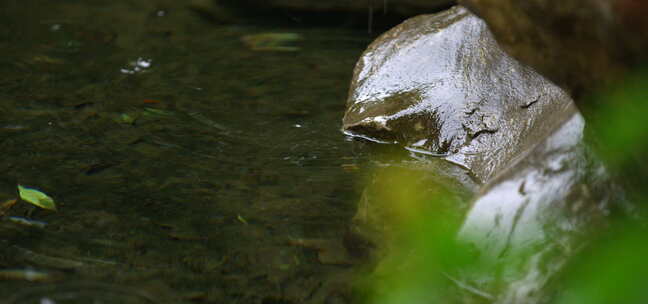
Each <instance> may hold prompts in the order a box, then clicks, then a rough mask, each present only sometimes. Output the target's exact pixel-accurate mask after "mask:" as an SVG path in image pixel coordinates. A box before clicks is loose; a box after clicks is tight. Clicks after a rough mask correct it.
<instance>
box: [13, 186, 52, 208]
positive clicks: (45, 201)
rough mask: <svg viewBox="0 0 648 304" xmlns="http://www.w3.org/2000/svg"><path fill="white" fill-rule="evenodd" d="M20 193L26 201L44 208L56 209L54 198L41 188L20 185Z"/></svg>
mask: <svg viewBox="0 0 648 304" xmlns="http://www.w3.org/2000/svg"><path fill="white" fill-rule="evenodd" d="M18 193H19V195H20V198H21V199H22V200H23V201H25V202H28V203H30V204H33V205H36V206H38V207H41V208H43V209H47V210H54V211H56V204H54V199H52V198H51V197H49V196H48V195H47V194H45V193H43V192H41V191H39V190H36V189H32V188H28V187H23V186H21V185H18Z"/></svg>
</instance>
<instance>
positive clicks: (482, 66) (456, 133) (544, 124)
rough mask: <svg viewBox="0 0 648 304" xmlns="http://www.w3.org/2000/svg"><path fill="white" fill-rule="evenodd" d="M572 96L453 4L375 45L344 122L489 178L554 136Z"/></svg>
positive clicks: (351, 129)
mask: <svg viewBox="0 0 648 304" xmlns="http://www.w3.org/2000/svg"><path fill="white" fill-rule="evenodd" d="M571 102H572V101H571V99H570V98H569V97H568V96H567V94H565V92H563V91H562V90H561V89H560V88H558V87H557V86H556V85H554V84H552V83H551V82H549V81H548V80H547V79H545V78H544V77H542V76H541V75H539V74H538V73H536V72H535V71H534V70H532V69H530V68H528V67H526V66H524V65H522V64H520V63H518V62H517V61H516V60H514V59H513V58H511V57H510V56H508V55H507V54H506V53H505V52H504V51H502V49H501V48H500V47H499V46H498V45H497V43H496V42H495V39H494V38H493V36H492V34H491V33H490V32H489V31H488V28H487V27H486V24H485V23H484V22H483V21H482V20H481V19H479V18H478V17H476V16H475V15H473V14H471V13H470V12H469V11H468V10H466V9H464V8H461V7H454V8H452V9H450V10H448V11H445V12H443V13H440V14H438V15H433V16H432V15H424V16H419V17H415V18H412V19H409V20H407V21H406V22H404V23H403V24H401V25H399V26H397V27H396V28H394V29H392V30H390V31H389V32H387V33H385V34H383V35H382V36H381V37H380V38H378V39H377V40H376V41H374V42H373V43H372V44H371V45H370V46H369V47H368V48H367V50H366V51H365V52H364V54H363V55H362V57H361V58H360V59H359V61H358V64H357V66H356V68H355V71H354V77H353V80H352V83H351V88H350V91H349V98H348V100H347V111H346V113H345V116H344V119H343V129H344V131H345V132H346V133H347V134H350V135H354V136H360V137H366V138H370V139H373V140H376V141H381V142H390V143H394V142H398V143H400V144H403V145H405V146H407V147H408V148H409V149H411V150H413V151H418V152H422V153H426V154H433V155H438V156H440V157H443V158H444V159H446V160H448V161H450V162H453V163H455V164H458V165H460V166H462V167H464V168H466V169H467V170H469V172H470V173H471V174H472V175H473V176H474V177H475V178H476V179H477V181H478V182H485V181H487V180H488V179H490V178H491V177H493V176H494V175H495V174H496V173H497V172H499V171H501V170H502V169H503V168H504V167H506V166H507V165H508V164H509V163H510V162H511V161H512V160H513V159H514V158H516V157H519V156H520V155H522V154H523V153H524V152H525V151H527V150H529V149H530V148H531V147H532V146H533V145H535V144H536V143H537V142H538V140H539V139H541V138H543V137H546V136H547V135H549V133H550V131H552V130H553V126H555V125H557V124H559V123H561V121H559V119H562V118H560V117H559V116H556V115H554V113H556V112H560V111H563V110H564V109H565V108H566V107H569V106H570V104H571Z"/></svg>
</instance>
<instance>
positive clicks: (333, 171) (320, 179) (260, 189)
mask: <svg viewBox="0 0 648 304" xmlns="http://www.w3.org/2000/svg"><path fill="white" fill-rule="evenodd" d="M177 2H181V1H143V0H142V1H135V0H133V1H37V0H25V1H23V0H21V1H17V0H16V1H3V2H2V3H1V4H0V50H2V56H0V74H1V76H0V151H2V155H3V160H2V161H1V162H0V200H1V201H6V200H9V199H13V198H16V197H17V190H16V186H17V185H18V184H21V185H25V186H30V187H34V188H37V189H39V190H41V191H43V192H45V193H47V194H49V195H50V196H52V197H53V198H54V199H55V201H56V202H57V205H58V212H51V211H46V210H42V209H35V208H33V207H31V206H29V205H28V204H26V203H19V204H17V205H15V206H14V207H12V208H11V209H10V210H9V211H8V212H7V216H12V218H9V217H3V218H2V219H1V220H0V278H2V279H3V280H2V281H1V282H2V283H1V284H0V302H2V301H6V302H7V303H184V302H187V303H188V302H204V303H298V302H299V303H302V302H303V303H307V302H317V301H320V300H321V299H322V298H326V297H330V294H328V293H329V292H328V291H327V290H326V289H327V287H326V286H327V284H328V283H326V282H328V281H330V278H331V277H335V276H338V275H339V274H340V273H344V272H345V271H346V270H347V268H348V266H340V265H327V264H323V263H320V261H319V260H318V259H317V252H316V251H314V250H311V249H307V248H301V247H295V246H291V245H290V244H289V242H288V240H290V239H293V238H313V239H325V240H328V239H340V238H342V237H343V235H344V234H345V231H346V229H347V227H348V224H349V220H350V218H351V216H352V215H353V213H354V212H355V209H356V202H357V200H358V197H359V192H360V190H361V180H362V179H361V178H359V177H361V176H362V174H363V173H362V170H356V168H361V167H362V166H363V165H362V164H363V161H364V160H365V158H366V154H365V153H363V152H362V151H358V149H357V147H358V146H357V145H356V144H354V143H352V142H351V141H349V140H348V139H347V138H345V137H344V136H343V135H342V134H341V133H340V132H339V128H340V119H341V117H342V113H343V110H344V104H345V98H346V94H347V88H348V84H349V81H350V77H351V72H352V69H353V66H354V65H355V62H356V60H357V58H358V56H359V55H360V53H361V52H362V51H363V49H364V48H365V47H366V45H367V44H368V43H369V42H370V41H371V40H372V38H373V37H371V36H369V35H368V34H367V32H366V30H364V29H351V28H345V27H343V26H330V25H327V26H321V27H317V26H311V27H296V26H292V27H290V26H287V25H286V23H282V24H283V25H282V26H276V25H273V24H272V23H267V22H266V23H262V24H255V23H253V22H241V23H237V22H233V23H227V24H215V23H213V22H210V21H209V20H208V19H205V18H202V17H200V16H199V15H198V14H196V13H195V12H193V11H191V10H190V9H188V8H187V7H186V6H185V4H184V3H177ZM267 32H272V33H286V32H289V33H297V34H299V36H300V37H301V40H299V41H296V42H294V43H293V45H294V46H297V47H299V50H298V51H295V52H261V51H253V50H251V49H250V48H249V47H248V46H246V45H245V44H244V43H243V42H242V40H241V39H242V37H244V36H246V35H254V34H260V33H267ZM19 219H27V220H30V221H32V222H27V223H26V224H25V222H24V221H22V223H21V222H20V220H19ZM43 224H44V226H43ZM338 301H343V299H342V298H340V299H338Z"/></svg>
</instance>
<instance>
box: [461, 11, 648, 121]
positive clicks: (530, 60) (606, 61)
mask: <svg viewBox="0 0 648 304" xmlns="http://www.w3.org/2000/svg"><path fill="white" fill-rule="evenodd" d="M460 2H461V3H462V4H464V5H466V6H467V7H468V8H470V9H471V10H472V11H473V12H475V13H476V14H477V15H479V16H480V17H482V18H483V19H484V20H485V21H486V22H487V23H488V25H489V27H490V29H491V30H492V31H493V33H494V34H495V37H496V38H497V40H498V42H499V43H500V45H502V47H503V48H504V49H505V50H506V51H507V52H508V53H509V54H511V55H512V56H513V57H515V58H517V59H518V60H520V61H521V62H524V63H525V64H528V65H530V66H532V67H534V68H535V69H537V70H538V71H540V72H541V73H542V74H543V75H545V76H547V77H548V78H549V79H551V80H552V81H554V82H556V83H558V84H559V85H561V86H562V87H564V88H567V89H568V90H569V91H572V92H573V93H574V94H575V95H576V96H583V95H587V94H590V93H592V92H593V91H596V90H599V89H601V87H603V86H605V85H608V84H610V83H611V82H614V81H618V80H619V79H621V78H622V77H623V76H624V75H625V74H626V72H627V71H628V70H631V69H632V68H634V67H636V65H637V64H638V63H639V62H642V61H645V60H647V59H648V53H646V52H645V50H646V48H647V47H648V19H646V18H645V16H646V14H648V2H646V1H639V0H594V1H581V0H563V1H551V0H528V1H518V0H462V1H460ZM592 101H593V100H591V99H581V98H576V102H577V104H578V106H579V108H581V110H586V112H588V109H589V107H591V106H592V105H591V104H590V103H591V102H592Z"/></svg>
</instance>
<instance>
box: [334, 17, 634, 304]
mask: <svg viewBox="0 0 648 304" xmlns="http://www.w3.org/2000/svg"><path fill="white" fill-rule="evenodd" d="M584 126H585V120H584V119H583V117H582V116H581V114H580V113H579V112H578V110H577V109H576V106H575V104H574V103H573V101H572V100H571V99H570V97H569V96H568V95H567V94H566V93H565V92H564V91H563V90H561V89H560V88H559V87H558V86H556V85H555V84H553V83H551V82H550V81H549V80H547V79H546V78H544V77H543V76H541V75H539V74H538V73H537V72H535V71H534V70H533V69H531V68H529V67H527V66H525V65H523V64H520V63H519V62H517V61H516V60H515V59H513V58H512V57H510V56H508V55H506V53H505V52H504V51H503V50H502V49H501V48H500V47H499V46H498V44H497V43H496V42H495V39H494V38H493V36H492V35H491V33H490V31H489V30H488V28H487V26H486V24H485V23H484V22H483V21H482V20H481V19H479V18H478V17H476V16H475V15H473V14H471V13H470V12H468V11H467V10H466V9H464V8H462V7H454V8H452V9H450V10H448V11H446V12H443V13H440V14H437V15H432V16H420V17H416V18H413V19H410V20H408V21H406V22H405V23H403V24H401V25H400V26H398V27H396V28H394V29H393V30H391V31H389V32H387V33H385V34H384V35H383V36H381V37H380V38H378V39H377V40H376V41H375V42H374V43H372V44H371V45H370V46H369V48H368V49H367V50H366V51H365V53H364V54H363V55H362V57H361V58H360V60H359V62H358V64H357V66H356V69H355V72H354V78H353V80H352V84H351V88H350V93H349V98H348V101H347V112H346V114H345V116H344V119H343V131H344V132H345V133H347V134H348V135H351V136H356V137H360V138H365V139H369V140H372V141H377V142H382V143H397V144H401V145H404V146H405V148H406V149H407V150H410V151H411V152H412V155H413V156H415V158H417V160H418V161H419V162H418V163H416V162H414V163H410V167H416V166H417V164H418V170H420V171H426V170H428V171H430V172H432V173H430V174H427V175H426V176H424V178H422V179H420V180H419V182H420V183H423V184H427V188H428V189H430V191H429V192H431V193H432V196H434V195H437V196H438V193H439V190H438V189H439V187H441V188H445V189H453V190H452V191H450V192H449V193H447V192H446V195H449V198H450V199H449V200H447V202H449V203H450V204H449V205H448V206H443V208H440V210H445V211H444V215H443V216H441V218H447V219H448V220H449V221H452V219H453V218H458V219H459V221H460V222H462V224H461V225H460V228H459V229H458V231H457V232H456V233H457V240H458V241H460V243H463V244H467V245H468V247H469V248H473V249H474V250H475V255H474V258H475V259H476V261H477V262H476V264H471V265H472V266H473V267H474V268H471V269H465V270H460V271H457V273H452V274H451V275H452V278H453V279H452V280H453V281H454V280H455V279H454V278H457V279H456V281H457V282H461V283H460V285H462V286H464V287H465V288H463V289H465V290H468V293H472V294H473V295H474V294H478V296H477V298H481V300H477V301H476V302H478V303H482V302H483V300H484V299H485V300H487V301H488V302H492V303H543V302H546V301H548V300H550V299H551V298H552V297H553V296H554V295H555V294H556V292H557V290H561V288H562V287H560V286H556V285H555V282H556V279H557V277H559V276H560V273H561V271H563V269H564V267H565V266H566V265H567V264H569V263H570V262H571V261H572V260H573V259H574V257H575V256H576V255H577V254H578V253H579V252H580V251H581V250H582V249H583V248H585V247H586V246H587V244H588V241H589V240H590V239H591V237H592V236H593V235H595V234H596V233H597V231H598V229H601V228H604V227H605V226H606V223H607V221H608V216H609V214H610V213H611V212H613V209H615V208H617V207H618V206H620V205H619V201H621V199H620V196H621V191H619V190H618V189H615V186H614V185H613V184H612V183H611V182H610V179H609V177H608V173H607V171H606V169H605V168H604V166H603V165H602V164H601V162H600V161H599V160H598V159H597V158H596V157H595V156H593V154H592V152H591V151H590V149H589V148H588V147H587V145H586V144H584V142H583V134H584V132H583V129H584ZM421 156H425V157H428V158H427V159H426V161H421V159H422V158H421ZM430 156H431V157H432V158H429V157H430ZM444 161H445V162H447V163H449V164H450V165H449V166H450V167H455V169H454V170H453V169H449V168H448V167H447V166H442V165H439V163H440V162H444ZM410 169H412V168H410ZM462 171H463V172H462ZM385 175H387V176H386V177H385ZM466 177H470V178H469V179H466ZM389 178H390V177H389V173H387V174H383V175H380V174H378V175H376V176H375V177H374V178H373V179H372V181H371V183H370V184H369V186H368V187H367V189H366V190H365V192H364V194H363V197H362V199H361V202H360V206H359V210H358V214H357V215H356V216H355V218H354V225H355V229H356V231H358V232H359V234H361V235H363V236H366V237H367V236H368V238H369V239H370V240H372V241H375V240H380V238H381V236H382V237H383V238H384V239H383V243H389V242H390V241H391V240H390V239H389V235H390V230H392V229H393V227H390V226H389V225H393V222H391V223H390V222H389V219H390V217H393V216H394V215H393V214H394V213H395V212H393V210H394V209H398V208H399V207H394V206H391V205H390V204H402V202H400V201H397V200H391V201H389V200H388V201H387V202H385V201H384V199H382V200H381V199H380V198H378V196H380V195H381V193H384V192H385V190H384V189H387V188H389V187H390V185H391V186H392V187H393V186H394V185H398V183H397V181H393V180H390V179H389ZM398 178H401V176H399V177H396V179H398ZM467 180H469V181H471V182H472V183H471V182H467ZM394 191H397V190H394ZM381 204H382V205H381ZM385 205H386V206H385ZM372 229H373V230H372ZM385 236H387V237H385ZM378 242H380V241H378ZM385 247H389V244H387V245H385ZM475 265H478V266H475ZM475 269H477V271H475ZM466 286H468V287H466ZM463 302H466V301H463ZM468 302H469V303H472V302H471V301H468Z"/></svg>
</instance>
